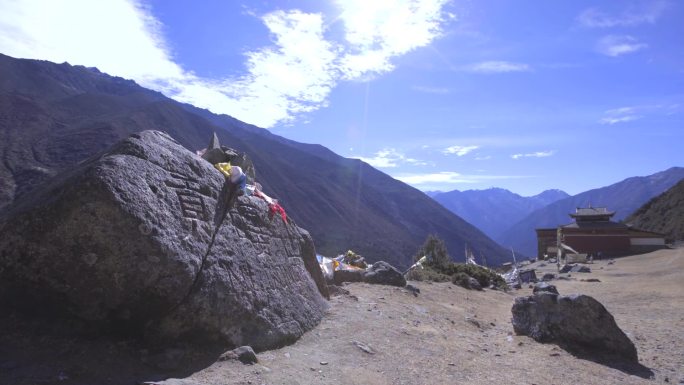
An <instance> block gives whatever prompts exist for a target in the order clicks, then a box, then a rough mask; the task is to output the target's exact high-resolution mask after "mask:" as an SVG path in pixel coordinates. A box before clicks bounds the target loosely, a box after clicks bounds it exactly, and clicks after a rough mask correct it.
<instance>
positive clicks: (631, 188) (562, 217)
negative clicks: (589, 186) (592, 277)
mask: <svg viewBox="0 0 684 385" xmlns="http://www.w3.org/2000/svg"><path fill="white" fill-rule="evenodd" d="M682 179H684V168H682V167H672V168H670V169H668V170H665V171H661V172H658V173H655V174H653V175H649V176H639V177H632V178H627V179H625V180H623V181H621V182H618V183H615V184H612V185H610V186H606V187H602V188H597V189H594V190H589V191H585V192H583V193H580V194H577V195H574V196H571V197H568V198H565V199H561V200H559V201H557V202H554V203H551V204H550V205H548V206H545V207H542V208H540V209H538V210H535V211H534V212H532V213H531V214H529V215H528V216H527V217H525V218H524V219H522V220H521V221H520V222H518V223H516V224H514V225H513V226H511V227H510V228H509V229H508V230H506V231H504V232H503V233H502V234H501V235H500V236H498V237H497V240H498V241H499V243H500V244H501V245H505V246H509V247H513V248H514V249H515V250H516V251H520V252H522V253H524V254H526V255H528V256H533V255H536V253H537V240H536V233H535V231H534V230H535V229H536V228H554V227H556V226H558V225H561V224H566V223H570V222H572V220H571V218H570V217H569V216H568V214H569V213H571V212H574V211H575V209H576V208H577V207H589V206H594V207H604V206H605V207H608V209H610V210H611V211H615V212H616V214H615V216H614V217H613V220H617V221H619V220H622V219H624V218H626V217H627V216H629V215H630V214H632V213H633V212H634V211H636V210H637V209H638V208H639V207H641V206H642V205H643V204H644V203H646V202H648V201H649V200H650V199H652V198H653V197H655V196H657V195H659V194H661V193H663V192H664V191H666V190H667V189H669V188H670V187H672V186H674V185H675V184H676V183H678V182H679V181H680V180H682Z"/></svg>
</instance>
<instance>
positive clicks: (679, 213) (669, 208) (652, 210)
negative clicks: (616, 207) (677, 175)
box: [625, 179, 684, 240]
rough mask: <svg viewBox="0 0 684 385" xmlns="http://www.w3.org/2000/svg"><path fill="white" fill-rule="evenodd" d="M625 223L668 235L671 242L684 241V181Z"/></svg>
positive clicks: (635, 213)
mask: <svg viewBox="0 0 684 385" xmlns="http://www.w3.org/2000/svg"><path fill="white" fill-rule="evenodd" d="M625 222H626V223H628V224H630V225H632V226H634V227H636V228H639V229H643V230H648V231H655V232H658V233H662V234H666V235H667V237H668V238H669V239H671V240H684V179H682V180H681V181H680V182H679V183H677V184H676V185H674V186H673V187H672V188H670V189H669V190H667V191H665V192H664V193H662V194H660V195H658V196H657V197H655V198H653V199H651V200H650V201H648V203H646V204H645V205H643V206H641V207H640V208H639V209H638V210H637V211H636V212H634V213H633V214H632V215H630V216H629V218H627V219H625Z"/></svg>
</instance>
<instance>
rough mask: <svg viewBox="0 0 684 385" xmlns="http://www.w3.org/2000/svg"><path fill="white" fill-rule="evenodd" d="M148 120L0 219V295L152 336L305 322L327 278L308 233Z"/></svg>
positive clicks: (237, 332)
mask: <svg viewBox="0 0 684 385" xmlns="http://www.w3.org/2000/svg"><path fill="white" fill-rule="evenodd" d="M227 190H228V188H226V187H225V186H224V177H223V176H222V175H221V174H220V173H219V172H218V171H217V170H215V169H214V168H213V167H212V165H211V164H210V163H208V162H207V161H205V160H203V159H202V158H200V157H198V156H197V155H195V154H193V153H191V152H190V151H188V150H186V149H185V148H184V147H182V146H181V145H180V144H178V143H177V142H176V141H174V140H173V139H172V138H171V137H169V136H167V135H166V134H164V133H161V132H157V131H145V132H141V133H139V134H134V135H132V136H131V137H129V138H128V139H126V140H123V141H122V142H120V143H118V144H116V145H115V146H114V147H112V148H111V149H110V150H109V151H107V152H106V153H104V154H100V155H98V156H96V157H94V158H92V159H89V160H87V161H85V162H83V163H82V164H79V165H78V166H76V167H75V168H74V169H73V170H71V171H69V172H67V173H65V174H62V175H60V176H58V177H56V178H55V179H54V180H53V181H52V182H51V183H50V184H48V185H46V186H44V187H43V188H41V189H38V191H36V192H35V193H33V194H30V195H27V196H25V197H24V199H23V200H21V201H20V202H17V204H16V205H15V206H14V207H13V208H12V209H11V210H9V211H7V212H5V213H4V214H3V217H2V218H0V297H1V298H0V299H2V300H3V302H5V303H9V304H10V305H15V306H19V307H22V308H24V309H28V310H31V311H32V312H34V313H35V312H37V313H46V314H55V313H60V314H61V315H67V316H69V317H77V318H78V319H80V320H82V321H84V322H85V323H87V324H90V325H94V326H97V327H102V328H104V329H115V330H116V331H117V332H121V331H123V332H126V333H128V334H131V335H143V336H144V337H146V338H149V339H152V340H154V341H159V342H161V343H164V342H165V341H172V340H176V339H178V338H181V339H182V338H186V339H189V340H192V341H211V342H217V343H221V344H225V345H234V346H241V345H251V346H253V347H254V348H255V349H265V348H270V347H276V346H280V345H283V344H285V343H288V342H291V341H293V340H294V339H296V338H298V337H299V336H301V335H302V334H303V333H304V332H305V331H307V330H309V329H311V328H312V327H314V326H315V325H316V324H317V323H318V322H319V321H320V319H321V317H322V315H323V313H324V311H325V308H326V306H327V305H326V301H325V299H324V296H327V289H326V286H325V282H324V279H323V276H322V274H321V271H320V269H319V267H318V264H317V262H316V256H315V250H314V245H313V242H312V239H311V237H310V236H309V234H308V233H307V232H306V231H305V230H303V229H301V228H298V227H297V226H295V225H293V224H288V223H285V222H284V221H283V220H282V219H281V218H280V217H279V216H275V217H270V216H269V210H268V206H267V205H266V203H265V202H264V201H262V200H260V199H259V198H256V197H247V196H241V197H239V198H238V199H237V201H236V202H235V204H234V205H233V206H232V207H226V205H225V204H224V202H225V201H226V198H227V194H228V191H227Z"/></svg>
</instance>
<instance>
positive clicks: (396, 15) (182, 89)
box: [0, 0, 448, 127]
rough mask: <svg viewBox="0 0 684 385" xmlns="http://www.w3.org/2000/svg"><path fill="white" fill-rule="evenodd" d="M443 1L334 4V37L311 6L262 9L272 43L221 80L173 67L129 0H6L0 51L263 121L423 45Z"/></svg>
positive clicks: (312, 103)
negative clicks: (338, 24) (339, 26)
mask: <svg viewBox="0 0 684 385" xmlns="http://www.w3.org/2000/svg"><path fill="white" fill-rule="evenodd" d="M445 3H446V0H406V1H402V2H393V1H382V2H375V1H374V2H362V1H360V0H355V1H339V2H338V3H337V5H338V8H339V9H340V11H341V14H340V16H339V19H340V20H342V22H343V23H344V30H345V35H344V40H342V41H333V40H331V39H330V38H329V37H328V32H329V30H328V24H326V20H325V19H326V18H325V17H324V15H322V14H320V13H305V12H301V11H299V10H287V11H283V10H278V11H274V12H271V13H268V14H265V15H262V16H260V19H261V20H262V22H263V23H264V24H265V26H266V27H267V28H268V30H269V33H270V37H271V45H269V46H266V47H261V48H258V49H252V50H250V51H248V52H246V54H245V60H246V63H245V67H246V73H244V74H243V75H241V76H237V77H231V78H222V79H214V78H202V77H199V76H197V75H195V74H194V73H193V72H192V71H191V70H189V69H185V68H182V67H181V66H180V65H179V64H178V63H177V62H176V61H175V59H174V58H173V55H172V53H171V52H170V50H169V49H168V47H167V43H166V41H165V38H164V36H163V33H162V25H161V23H160V22H159V21H158V20H157V19H156V18H155V17H154V16H153V15H152V13H151V11H150V9H149V8H147V7H145V6H144V4H143V3H141V2H140V1H137V0H111V1H106V2H93V1H90V0H65V1H59V2H54V1H48V2H46V1H41V0H22V1H15V2H5V3H3V5H2V12H1V13H0V51H1V52H3V53H5V54H8V55H11V56H15V57H23V58H32V59H44V60H50V61H55V62H64V61H68V62H70V63H72V64H80V65H85V66H92V67H98V68H99V69H100V70H102V71H103V72H106V73H109V74H112V75H116V76H122V77H125V78H130V79H134V80H136V81H137V82H138V83H140V84H141V85H143V86H145V87H148V88H152V89H155V90H159V91H162V92H164V93H165V94H166V95H168V96H170V97H172V98H174V99H176V100H179V101H182V102H187V103H191V104H194V105H196V106H198V107H203V108H208V109H210V110H212V111H213V112H217V113H225V114H229V115H232V116H234V117H236V118H238V119H241V120H244V121H247V122H250V123H253V124H256V125H259V126H262V127H271V126H273V125H275V124H277V123H280V122H288V121H291V120H293V119H295V118H296V117H298V116H299V115H301V114H303V113H306V112H310V111H313V110H316V109H318V108H321V107H324V106H326V104H327V98H328V95H329V94H330V92H331V90H332V88H334V87H335V86H336V85H337V83H338V82H339V81H341V80H355V79H360V78H368V77H371V76H374V75H377V74H382V73H384V72H387V71H390V70H392V69H393V68H394V67H393V65H392V63H391V59H392V58H393V57H396V56H399V55H402V54H405V53H407V52H409V51H411V50H414V49H416V48H419V47H422V46H425V45H427V44H429V43H430V42H431V41H432V40H434V39H435V38H436V37H438V36H439V35H440V33H441V29H442V27H443V23H444V22H445V21H446V20H447V19H448V15H446V16H445V15H444V14H443V13H444V12H443V9H442V8H443V7H444V5H445ZM253 17H254V16H253ZM216 38H217V39H218V38H221V37H218V36H217V37H216Z"/></svg>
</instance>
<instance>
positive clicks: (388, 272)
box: [364, 261, 406, 287]
mask: <svg viewBox="0 0 684 385" xmlns="http://www.w3.org/2000/svg"><path fill="white" fill-rule="evenodd" d="M364 282H367V283H375V284H381V285H391V286H399V287H404V286H406V279H405V278H404V275H403V274H401V272H400V271H399V270H397V269H396V268H395V267H394V266H392V265H390V264H389V263H387V262H385V261H378V262H375V263H374V264H372V265H371V266H369V267H368V269H366V272H365V274H364Z"/></svg>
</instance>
